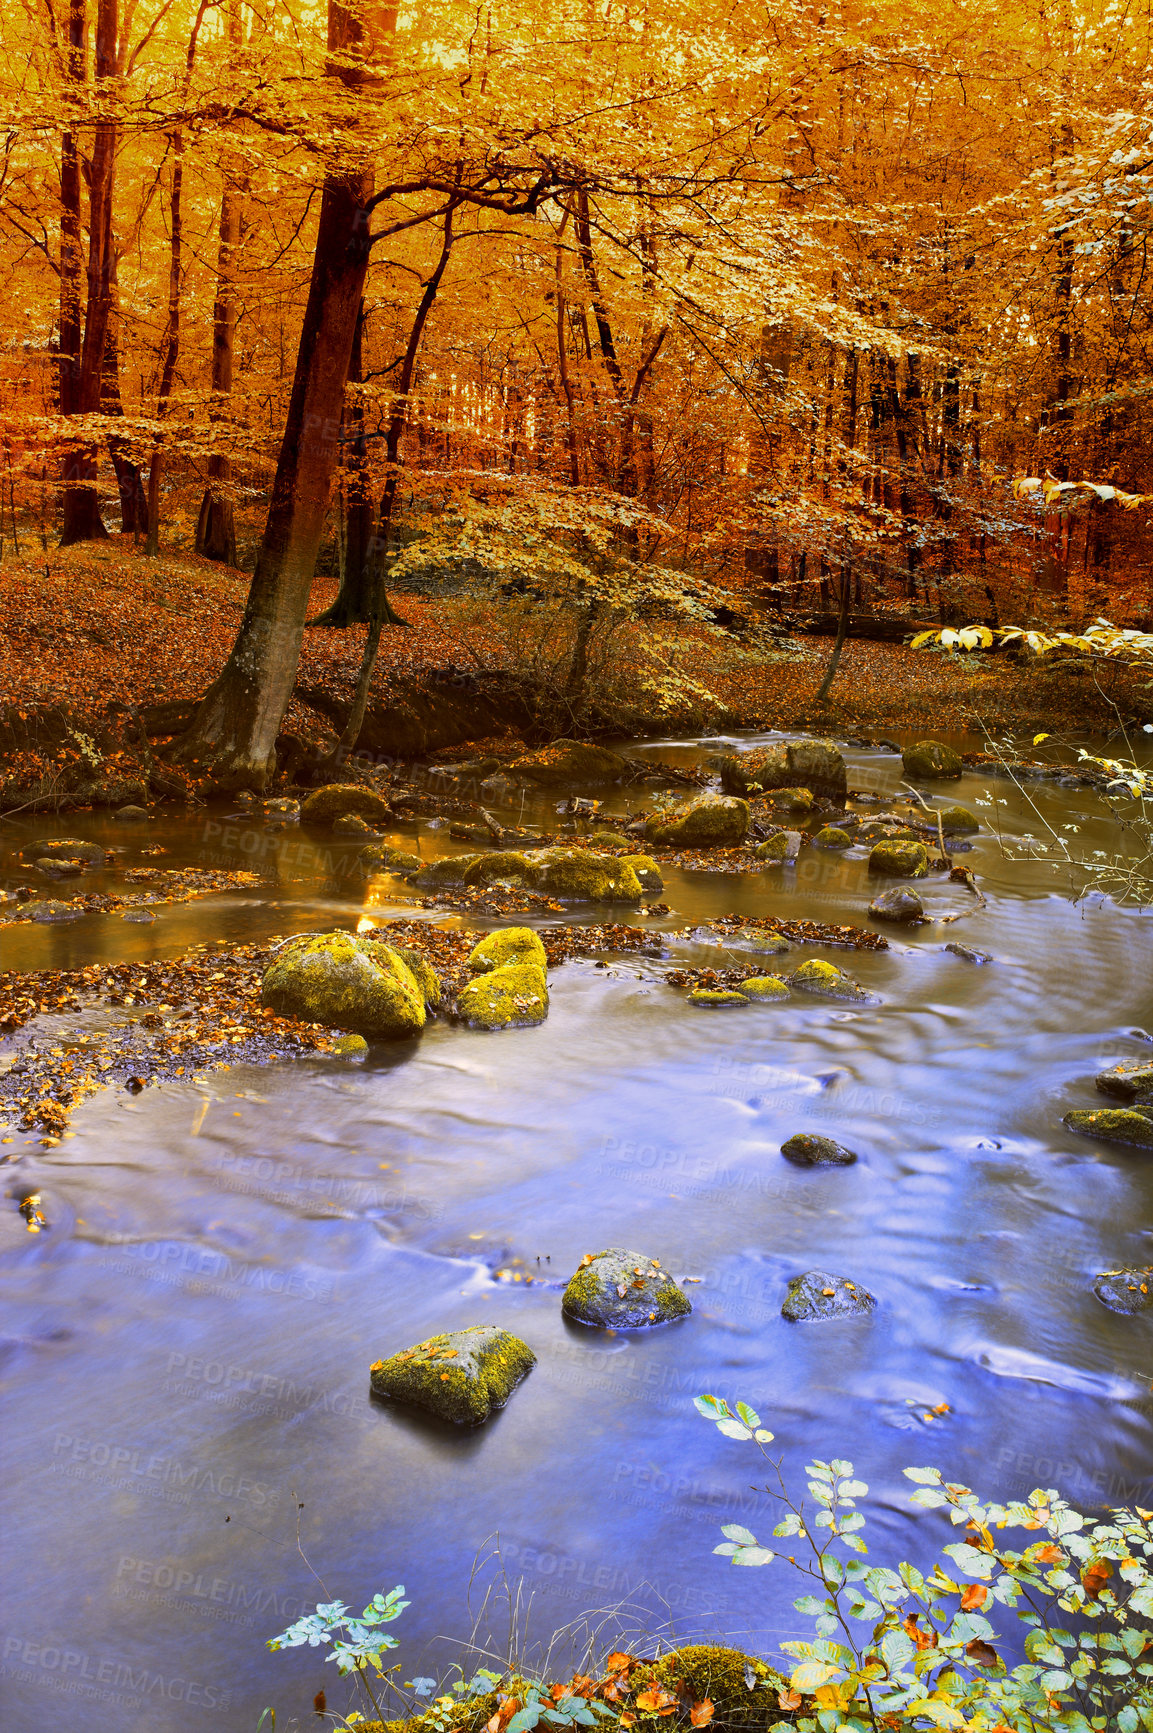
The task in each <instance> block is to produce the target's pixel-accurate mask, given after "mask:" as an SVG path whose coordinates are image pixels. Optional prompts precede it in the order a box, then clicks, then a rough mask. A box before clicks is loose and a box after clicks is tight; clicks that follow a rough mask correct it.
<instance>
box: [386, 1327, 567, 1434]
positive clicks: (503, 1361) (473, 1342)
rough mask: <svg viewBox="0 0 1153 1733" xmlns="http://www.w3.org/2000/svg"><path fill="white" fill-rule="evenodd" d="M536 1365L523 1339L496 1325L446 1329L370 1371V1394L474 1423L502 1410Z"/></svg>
mask: <svg viewBox="0 0 1153 1733" xmlns="http://www.w3.org/2000/svg"><path fill="white" fill-rule="evenodd" d="M535 1365H536V1355H535V1354H534V1353H533V1351H532V1349H531V1348H530V1347H529V1346H528V1344H527V1343H526V1342H522V1341H521V1340H520V1338H519V1337H517V1336H512V1335H510V1334H509V1332H508V1331H507V1330H502V1329H500V1328H499V1326H498V1325H496V1324H473V1325H471V1326H470V1327H469V1328H468V1329H467V1330H448V1331H446V1332H445V1333H444V1334H443V1335H440V1336H432V1337H430V1338H429V1340H428V1341H426V1342H419V1343H418V1344H417V1345H416V1347H415V1348H406V1349H405V1350H404V1351H403V1352H402V1353H400V1354H394V1355H393V1356H392V1358H391V1359H389V1360H377V1361H376V1363H375V1364H374V1365H373V1367H372V1370H371V1374H370V1377H371V1384H372V1393H373V1395H374V1396H380V1397H384V1398H386V1399H387V1400H389V1401H393V1402H403V1403H406V1404H408V1405H410V1406H412V1407H416V1408H423V1409H425V1410H426V1411H427V1412H428V1413H429V1414H435V1415H436V1416H437V1418H438V1419H440V1420H451V1421H452V1422H453V1423H454V1425H457V1426H479V1425H480V1424H481V1423H482V1422H483V1421H485V1420H487V1419H488V1417H489V1415H490V1414H492V1413H493V1411H494V1410H495V1409H497V1408H503V1407H504V1405H505V1403H506V1402H507V1401H508V1399H509V1397H510V1396H511V1395H512V1393H513V1391H514V1390H515V1389H516V1387H517V1385H518V1384H519V1383H520V1382H521V1380H522V1378H525V1377H527V1376H528V1374H529V1373H530V1372H531V1371H532V1369H533V1367H534V1366H535Z"/></svg>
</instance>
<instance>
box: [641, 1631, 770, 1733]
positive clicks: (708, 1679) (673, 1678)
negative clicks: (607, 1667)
mask: <svg viewBox="0 0 1153 1733" xmlns="http://www.w3.org/2000/svg"><path fill="white" fill-rule="evenodd" d="M750 1673H751V1674H752V1677H753V1680H754V1683H753V1687H752V1689H751V1690H750V1688H749V1674H750ZM650 1679H651V1681H652V1682H653V1683H655V1684H657V1685H660V1686H663V1688H664V1689H665V1690H666V1691H676V1692H677V1695H678V1696H680V1697H682V1698H683V1699H684V1700H685V1701H686V1702H688V1703H703V1702H704V1701H705V1699H706V1698H707V1699H708V1700H709V1702H711V1703H712V1705H713V1718H712V1720H711V1721H710V1722H709V1726H710V1727H715V1728H716V1729H717V1730H718V1733H767V1730H768V1729H769V1728H771V1727H772V1726H774V1725H775V1724H776V1723H777V1722H780V1721H788V1720H789V1719H790V1717H789V1716H787V1715H785V1714H783V1713H782V1711H781V1707H780V1704H779V1703H778V1701H777V1693H778V1692H779V1691H784V1690H787V1689H788V1681H787V1679H785V1678H784V1676H783V1675H782V1674H780V1673H778V1672H776V1671H775V1670H774V1669H773V1668H772V1667H770V1666H769V1665H768V1663H767V1662H766V1661H762V1660H760V1659H759V1657H758V1656H756V1655H746V1654H744V1653H743V1652H742V1651H741V1650H740V1649H728V1648H723V1647H721V1646H720V1645H719V1644H713V1643H690V1644H688V1645H687V1646H686V1647H685V1648H683V1649H674V1650H673V1652H672V1653H671V1654H669V1655H664V1656H662V1657H661V1659H660V1660H659V1661H658V1662H657V1663H656V1664H655V1665H654V1666H653V1668H652V1670H651V1673H650V1674H648V1675H647V1677H644V1678H643V1679H642V1676H641V1669H639V1668H638V1669H637V1670H636V1672H635V1673H634V1674H633V1677H632V1678H631V1679H630V1681H629V1683H630V1685H631V1686H633V1688H634V1689H637V1688H640V1689H644V1688H646V1687H647V1685H648V1683H649V1680H650Z"/></svg>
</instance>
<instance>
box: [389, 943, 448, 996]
mask: <svg viewBox="0 0 1153 1733" xmlns="http://www.w3.org/2000/svg"><path fill="white" fill-rule="evenodd" d="M396 954H397V956H398V957H401V958H403V960H404V961H405V962H406V963H407V964H408V966H409V968H410V969H411V970H412V973H413V978H414V980H415V981H416V984H417V986H418V987H419V988H420V990H421V992H422V993H423V995H424V1002H425V1005H426V1006H427V1007H428V1009H429V1010H430V1011H435V1010H436V1009H437V1007H438V1006H439V1005H440V997H441V985H440V976H439V975H438V974H437V972H436V970H435V969H434V968H433V966H432V964H431V963H430V962H429V960H428V958H427V957H426V956H425V954H424V952H423V951H418V950H417V948H416V946H415V945H398V946H397V947H396Z"/></svg>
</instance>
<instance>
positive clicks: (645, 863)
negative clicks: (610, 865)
mask: <svg viewBox="0 0 1153 1733" xmlns="http://www.w3.org/2000/svg"><path fill="white" fill-rule="evenodd" d="M618 864H619V865H620V866H622V867H631V868H632V870H633V872H635V873H636V875H637V880H638V882H639V884H640V887H641V890H642V891H645V892H649V891H663V890H664V888H665V881H664V878H663V876H662V874H661V869H660V867H659V866H658V865H657V863H656V861H655V860H654V859H653V857H652V855H651V854H626V855H624V856H622V858H621V859H620V861H619V862H618Z"/></svg>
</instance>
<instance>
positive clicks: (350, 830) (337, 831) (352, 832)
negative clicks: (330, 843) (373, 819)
mask: <svg viewBox="0 0 1153 1733" xmlns="http://www.w3.org/2000/svg"><path fill="white" fill-rule="evenodd" d="M332 834H333V836H360V837H366V836H376V835H377V834H378V832H377V830H376V828H375V826H374V825H371V824H369V822H368V820H367V819H366V818H361V816H360V814H359V812H342V813H341V814H340V816H339V817H338V818H334V819H333V821H332Z"/></svg>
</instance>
